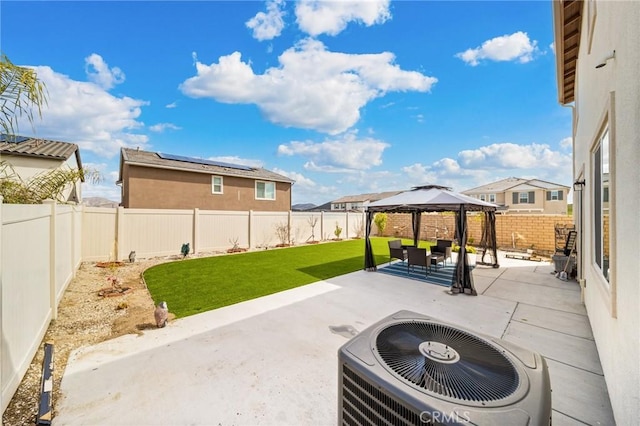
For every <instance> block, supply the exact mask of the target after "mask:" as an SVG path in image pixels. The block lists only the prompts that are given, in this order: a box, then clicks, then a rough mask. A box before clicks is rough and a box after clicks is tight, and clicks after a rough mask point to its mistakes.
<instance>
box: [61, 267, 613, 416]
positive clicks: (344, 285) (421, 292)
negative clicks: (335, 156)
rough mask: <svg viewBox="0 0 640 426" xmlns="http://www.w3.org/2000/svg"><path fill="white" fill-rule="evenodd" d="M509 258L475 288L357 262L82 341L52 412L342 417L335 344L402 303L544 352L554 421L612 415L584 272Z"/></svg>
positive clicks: (484, 271)
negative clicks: (136, 332)
mask: <svg viewBox="0 0 640 426" xmlns="http://www.w3.org/2000/svg"><path fill="white" fill-rule="evenodd" d="M500 264H501V268H499V269H492V268H483V267H478V268H476V269H475V270H474V279H475V284H476V288H477V289H478V292H479V293H480V294H481V295H479V296H478V297H471V296H465V295H458V296H451V295H449V294H447V293H446V289H444V288H443V287H440V286H436V285H430V284H425V283H423V282H418V281H414V280H410V279H404V278H397V277H393V276H389V275H386V274H381V273H375V272H365V271H359V272H354V273H351V274H347V275H343V276H340V277H336V278H332V279H330V280H327V281H321V282H317V283H314V284H310V285H307V286H304V287H300V288H296V289H293V290H289V291H285V292H282V293H278V294H274V295H271V296H266V297H263V298H260V299H256V300H252V301H248V302H244V303H240V304H237V305H233V306H229V307H225V308H221V309H217V310H215V311H211V312H207V313H203V314H200V315H195V316H192V317H188V318H184V319H180V320H177V321H174V322H172V323H171V324H169V326H168V327H167V328H165V329H158V330H150V331H148V332H146V333H145V334H144V335H143V336H133V335H129V336H123V337H120V338H117V339H113V340H110V341H107V342H103V343H101V344H98V345H95V346H91V347H86V348H81V349H79V350H78V351H76V352H74V353H73V354H72V356H71V357H70V359H69V363H68V365H67V368H66V371H65V373H64V377H63V380H62V385H61V393H62V398H61V401H60V402H59V404H58V406H57V407H55V411H56V413H57V414H56V417H55V418H54V421H53V424H54V425H56V426H60V425H89V424H91V425H152V424H153V425H187V424H188V425H335V424H336V421H337V405H338V403H337V395H338V389H337V386H338V384H337V383H338V361H337V351H338V348H339V347H340V346H342V345H343V344H344V343H346V342H347V340H348V339H349V338H350V337H351V336H352V335H353V334H352V333H353V332H357V331H362V330H364V329H365V328H367V327H368V326H369V325H371V324H373V323H375V322H377V321H378V320H380V319H382V318H384V317H386V316H388V315H390V314H392V313H395V312H397V311H399V310H403V309H406V310H410V311H415V312H418V313H422V314H425V315H429V316H431V317H434V318H438V319H440V320H443V321H447V322H450V323H453V324H458V325H460V326H463V327H465V328H468V329H471V330H475V331H478V332H482V333H485V334H489V335H492V336H496V337H499V338H504V339H506V340H508V341H511V342H513V343H516V344H519V345H521V346H524V347H527V348H530V349H532V350H534V351H537V352H540V353H541V354H542V355H543V356H545V358H546V359H547V363H548V366H549V370H550V374H551V385H552V388H553V394H552V398H553V424H554V426H558V425H581V424H590V425H598V424H602V425H613V424H615V422H614V419H613V415H612V412H611V407H610V403H609V397H608V394H607V390H606V385H605V381H604V377H603V374H602V369H601V366H600V362H599V358H598V353H597V350H596V347H595V344H594V341H593V336H592V334H591V328H590V326H589V322H588V318H587V316H586V311H585V308H584V305H582V303H581V302H580V289H579V287H578V284H577V283H576V282H575V281H567V282H565V281H561V280H559V279H557V278H555V276H554V275H553V266H552V265H550V264H545V263H535V262H530V261H523V260H509V259H501V260H500Z"/></svg>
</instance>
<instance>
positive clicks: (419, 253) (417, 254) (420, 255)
mask: <svg viewBox="0 0 640 426" xmlns="http://www.w3.org/2000/svg"><path fill="white" fill-rule="evenodd" d="M414 266H422V267H424V274H425V276H426V275H429V272H430V271H431V255H430V254H427V249H425V248H417V247H407V274H409V272H410V270H411V269H413V267H414Z"/></svg>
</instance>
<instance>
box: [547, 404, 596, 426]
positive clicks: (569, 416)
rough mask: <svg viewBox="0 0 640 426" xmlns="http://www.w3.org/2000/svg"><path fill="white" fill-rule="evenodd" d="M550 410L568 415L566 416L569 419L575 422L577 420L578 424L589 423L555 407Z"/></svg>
mask: <svg viewBox="0 0 640 426" xmlns="http://www.w3.org/2000/svg"><path fill="white" fill-rule="evenodd" d="M551 410H552V411H555V412H556V413H560V414H562V415H563V416H565V417H568V418H570V419H571V420H574V421H576V422H578V423H580V424H583V425H589V423H586V422H584V421H582V420H580V419H579V418H577V417H574V416H572V415H571V414H567V413H564V412H562V411H560V410H557V409H555V408H552V409H551Z"/></svg>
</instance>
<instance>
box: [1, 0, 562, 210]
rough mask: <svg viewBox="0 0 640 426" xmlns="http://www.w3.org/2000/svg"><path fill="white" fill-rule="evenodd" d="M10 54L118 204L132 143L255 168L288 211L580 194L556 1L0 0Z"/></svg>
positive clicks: (99, 191) (48, 124) (50, 123)
mask: <svg viewBox="0 0 640 426" xmlns="http://www.w3.org/2000/svg"><path fill="white" fill-rule="evenodd" d="M0 12H1V16H0V19H1V24H2V25H1V40H0V43H1V44H0V46H1V47H2V51H3V53H5V54H6V55H8V57H9V58H10V59H11V60H12V61H13V62H14V63H16V64H19V65H24V66H31V67H35V68H36V70H37V72H38V76H39V77H40V79H41V80H42V81H44V82H45V84H46V86H47V90H48V93H49V102H48V106H47V107H46V108H45V109H44V110H43V113H42V119H41V120H37V121H36V123H35V129H32V128H31V126H30V125H29V124H28V123H22V124H21V125H20V133H21V134H23V135H35V136H37V137H41V138H46V139H54V140H62V141H68V142H75V143H77V144H78V145H79V146H80V149H81V155H82V160H83V163H84V165H86V166H89V167H91V168H94V169H97V170H99V171H100V172H101V174H102V176H103V181H102V182H101V183H99V184H94V185H89V184H85V186H84V188H83V195H84V196H85V197H89V196H101V197H105V198H109V199H112V200H116V201H119V200H120V189H119V187H118V186H116V185H115V181H116V179H117V175H118V162H119V153H120V148H121V147H133V148H136V147H139V148H140V149H144V150H149V151H155V152H164V153H169V154H179V155H186V156H192V157H201V158H207V159H217V160H222V161H226V162H233V163H239V164H245V165H253V166H261V167H265V168H267V169H270V170H273V171H275V172H278V173H281V174H283V175H286V176H288V177H290V178H292V179H294V180H295V181H296V183H295V184H294V186H293V189H292V194H293V203H294V204H296V203H314V204H321V203H324V202H327V201H330V200H332V199H336V198H339V197H341V196H344V195H351V194H360V193H369V192H381V191H389V190H402V189H410V188H411V187H413V186H416V185H423V184H439V185H446V186H451V187H452V188H453V189H454V190H457V191H462V190H465V189H470V188H473V187H476V186H479V185H482V184H485V183H489V182H492V181H495V180H499V179H502V178H505V177H509V176H515V177H522V178H539V179H543V180H548V181H551V182H554V183H559V184H564V185H567V186H570V185H571V139H570V135H571V111H570V109H568V108H565V107H562V106H560V105H559V104H558V102H557V90H556V74H555V54H554V50H553V25H552V6H551V2H548V1H531V2H526V1H495V2H485V1H471V2H460V1H443V2H439V1H397V2H389V1H384V0H366V1H365V0H361V1H355V2H344V1H325V2H319V1H296V2H285V1H281V0H276V1H266V2H258V1H227V2H223V1H195V2H168V1H156V2H152V1H143V2H128V1H105V2H86V1H85V2H71V1H63V2H52V1H46V2H44V1H42V2H41V1H38V2H28V1H20V2H18V1H3V2H2V5H1V10H0Z"/></svg>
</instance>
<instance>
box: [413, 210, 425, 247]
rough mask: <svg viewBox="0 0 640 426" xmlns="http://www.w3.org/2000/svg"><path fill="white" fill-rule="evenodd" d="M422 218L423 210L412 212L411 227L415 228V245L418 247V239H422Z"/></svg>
mask: <svg viewBox="0 0 640 426" xmlns="http://www.w3.org/2000/svg"><path fill="white" fill-rule="evenodd" d="M421 218H422V212H420V211H414V212H413V213H411V227H412V229H413V246H414V247H418V241H420V219H421Z"/></svg>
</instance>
